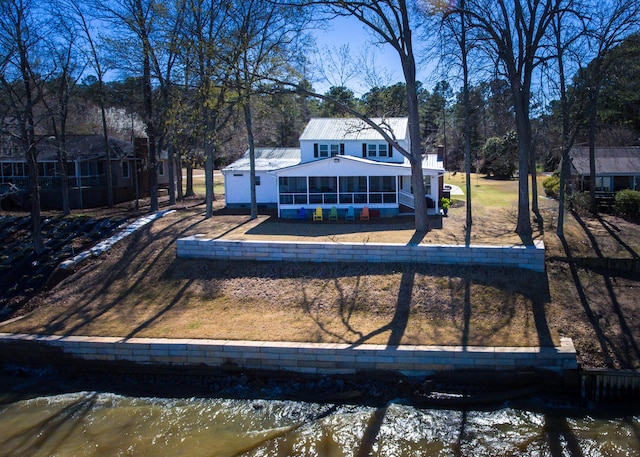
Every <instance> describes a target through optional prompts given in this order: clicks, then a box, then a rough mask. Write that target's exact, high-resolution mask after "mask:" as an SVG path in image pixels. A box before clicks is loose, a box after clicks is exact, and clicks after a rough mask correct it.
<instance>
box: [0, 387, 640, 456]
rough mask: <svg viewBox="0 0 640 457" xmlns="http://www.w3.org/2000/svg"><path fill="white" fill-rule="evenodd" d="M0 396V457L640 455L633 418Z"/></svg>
mask: <svg viewBox="0 0 640 457" xmlns="http://www.w3.org/2000/svg"><path fill="white" fill-rule="evenodd" d="M3 387H4V388H5V391H4V393H3V397H2V398H3V399H4V400H3V401H2V404H1V406H0V455H1V456H21V455H22V456H52V455H56V456H63V457H64V456H106V455H109V456H112V455H113V456H127V455H135V456H139V455H153V456H158V455H167V456H169V455H171V456H184V457H188V456H353V457H359V456H369V455H372V456H414V455H429V456H452V455H453V456H552V457H555V456H619V455H640V440H639V437H640V433H639V431H640V416H637V415H635V416H633V415H631V416H624V415H620V416H616V415H613V416H611V417H602V416H601V417H594V416H591V415H582V414H570V413H567V412H566V411H565V410H560V409H557V410H554V409H549V408H545V409H546V410H542V409H541V410H540V411H534V410H531V409H522V408H516V407H513V406H511V407H509V406H504V405H503V406H500V407H497V408H495V409H490V410H486V411H458V410H446V409H419V408H415V407H413V406H411V405H410V404H407V402H406V400H403V399H401V398H399V399H395V400H391V401H386V403H385V404H383V405H375V404H367V402H364V403H362V404H338V403H319V402H305V401H295V400H285V399H277V398H272V399H265V398H268V397H275V396H276V395H274V394H277V393H278V392H279V391H278V390H277V389H278V388H277V387H276V388H271V387H269V388H268V389H266V390H265V389H262V390H261V393H262V394H263V395H262V397H263V398H257V397H255V398H222V397H216V398H207V397H192V398H180V397H179V395H177V397H178V398H169V397H157V396H156V397H146V396H142V395H138V396H131V395H122V394H114V393H107V392H105V391H75V392H67V393H47V394H28V393H27V391H29V390H30V389H26V390H25V389H24V388H22V391H21V392H20V394H19V395H16V391H20V389H18V388H16V387H15V386H13V388H8V389H7V386H6V385H5V386H3ZM38 387H42V386H40V385H39V386H38ZM272 389H276V391H274V390H272ZM31 390H32V391H33V392H37V389H31ZM55 390H60V389H55ZM178 390H180V389H178ZM265 394H266V395H265ZM227 397H229V395H227ZM249 397H251V396H249ZM563 411H564V412H563Z"/></svg>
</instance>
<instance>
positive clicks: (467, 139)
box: [460, 0, 473, 246]
mask: <svg viewBox="0 0 640 457" xmlns="http://www.w3.org/2000/svg"><path fill="white" fill-rule="evenodd" d="M460 11H461V15H460V18H461V19H460V25H461V35H460V50H461V51H462V75H463V88H462V90H463V104H464V171H465V176H466V183H465V184H466V189H465V190H466V193H467V204H466V208H467V213H466V230H465V243H466V245H467V246H468V245H470V244H471V227H472V225H473V213H472V210H471V132H470V130H471V107H470V106H469V65H468V62H467V24H466V17H465V16H466V15H465V11H464V0H460Z"/></svg>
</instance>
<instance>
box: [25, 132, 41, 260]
mask: <svg viewBox="0 0 640 457" xmlns="http://www.w3.org/2000/svg"><path fill="white" fill-rule="evenodd" d="M29 136H30V137H31V138H33V135H29ZM26 155H27V173H28V175H29V193H30V195H31V233H32V237H33V238H32V239H33V250H34V251H35V253H36V254H38V255H40V254H42V253H43V252H44V240H43V239H42V218H41V215H40V185H39V183H38V158H37V152H36V148H35V138H34V139H33V141H30V144H29V145H28V146H27V152H26Z"/></svg>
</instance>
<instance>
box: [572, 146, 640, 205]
mask: <svg viewBox="0 0 640 457" xmlns="http://www.w3.org/2000/svg"><path fill="white" fill-rule="evenodd" d="M569 156H570V158H571V176H572V177H573V178H574V179H575V180H576V186H577V189H579V190H582V191H585V192H587V191H589V189H590V186H589V176H590V175H591V172H590V170H589V148H588V147H586V146H579V147H574V148H572V149H571V151H570V153H569ZM595 169H596V189H595V190H596V194H597V195H598V196H600V197H603V198H607V197H612V196H613V194H614V193H615V192H618V191H620V190H623V189H633V190H640V147H639V146H615V147H611V146H607V147H605V146H602V147H596V149H595Z"/></svg>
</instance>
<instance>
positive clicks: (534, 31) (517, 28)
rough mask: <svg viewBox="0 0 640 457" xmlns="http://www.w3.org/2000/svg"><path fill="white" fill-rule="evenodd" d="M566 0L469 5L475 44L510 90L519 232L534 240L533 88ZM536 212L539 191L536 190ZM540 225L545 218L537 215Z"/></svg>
mask: <svg viewBox="0 0 640 457" xmlns="http://www.w3.org/2000/svg"><path fill="white" fill-rule="evenodd" d="M563 2H564V0H529V1H526V2H525V1H523V0H513V1H511V0H467V1H466V2H465V14H466V15H467V17H468V18H469V19H470V21H471V26H472V27H473V28H474V30H475V32H476V33H477V37H476V39H478V40H483V41H484V42H485V43H486V44H487V46H488V47H487V51H488V52H489V54H490V56H491V57H496V58H497V60H498V62H499V64H500V66H501V68H502V70H503V71H504V74H505V76H506V77H507V79H508V81H509V84H510V86H511V92H512V97H513V104H514V110H515V115H516V131H517V133H518V151H519V153H518V170H519V176H518V221H517V226H516V233H518V234H519V235H520V236H521V237H522V238H523V239H524V240H525V241H531V236H532V234H533V230H532V227H531V217H530V206H529V181H528V176H529V172H530V171H531V173H532V180H533V184H534V186H535V168H533V169H531V168H532V167H531V164H532V155H533V153H534V151H533V135H532V128H531V120H530V104H531V87H532V81H533V77H534V71H535V70H536V68H537V67H538V66H539V65H540V64H541V63H542V62H543V61H545V59H548V58H550V55H549V54H548V53H547V51H546V44H547V41H546V38H547V37H548V33H549V31H550V24H551V21H552V20H553V18H554V17H555V15H556V14H557V12H558V11H559V10H560V9H561V8H562V7H563ZM533 198H534V208H533V209H534V211H537V192H536V191H535V188H534V191H533ZM538 218H539V220H541V217H540V216H539V215H538Z"/></svg>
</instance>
